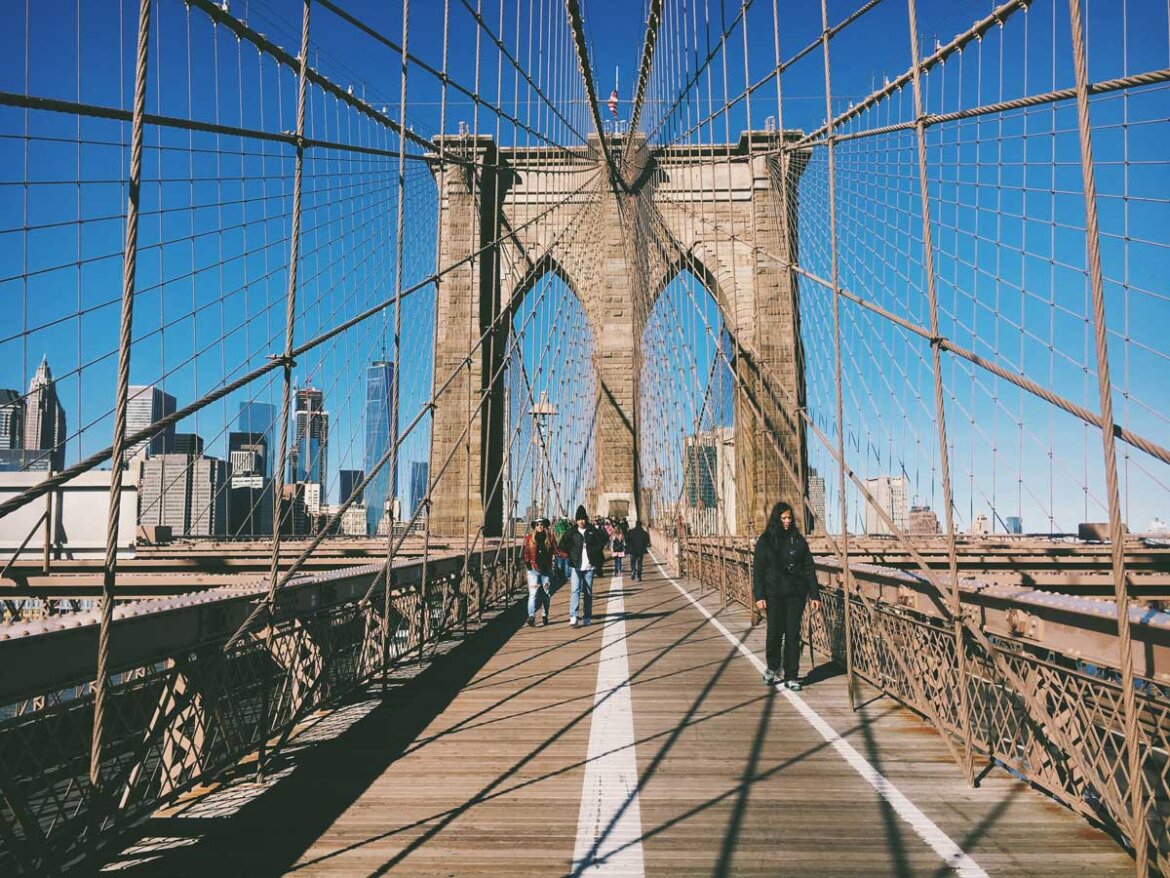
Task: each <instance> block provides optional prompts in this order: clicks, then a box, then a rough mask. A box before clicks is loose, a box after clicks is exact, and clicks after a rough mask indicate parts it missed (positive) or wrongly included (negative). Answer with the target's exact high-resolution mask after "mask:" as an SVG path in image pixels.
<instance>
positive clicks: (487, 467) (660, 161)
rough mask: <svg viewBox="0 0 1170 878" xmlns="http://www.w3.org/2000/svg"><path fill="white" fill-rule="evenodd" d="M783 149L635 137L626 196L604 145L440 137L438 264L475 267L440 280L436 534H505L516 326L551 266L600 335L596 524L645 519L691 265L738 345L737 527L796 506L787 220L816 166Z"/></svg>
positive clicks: (772, 138)
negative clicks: (647, 380) (675, 302)
mask: <svg viewBox="0 0 1170 878" xmlns="http://www.w3.org/2000/svg"><path fill="white" fill-rule="evenodd" d="M793 136H794V135H793V134H791V133H790V134H789V135H788V137H790V138H791V137H793ZM592 140H593V146H594V147H596V145H597V141H596V138H592ZM779 141H780V135H779V134H777V133H773V132H752V133H750V134H749V133H745V134H743V135H742V136H741V137H740V140H739V142H738V143H737V144H717V145H709V146H680V147H669V148H666V149H663V150H651V149H648V148H647V147H646V145H645V143H644V141H642V140H641V139H640V138H639V139H638V140H635V141H634V143H632V144H631V149H630V150H629V153H630V156H629V161H628V163H627V164H626V166H625V179H624V180H623V181H622V182H621V183H620V184H619V185H618V186H616V187H615V186H613V185H612V184H611V183H610V181H609V178H608V176H607V174H606V173H605V166H604V164H599V163H598V162H597V161H596V160H595V159H594V157H593V156H594V155H596V152H595V151H593V150H589V151H586V150H581V151H579V152H569V151H566V150H563V149H559V148H549V147H541V148H510V149H500V148H498V147H497V146H496V144H495V143H494V142H493V140H492V138H490V137H486V136H480V137H469V136H449V137H443V138H439V139H438V140H437V141H436V145H437V150H438V153H439V160H438V161H436V162H434V163H433V165H432V168H433V170H434V172H435V175H436V179H437V180H438V181H439V186H440V193H439V197H440V199H441V201H442V210H441V213H440V217H441V219H440V252H439V264H440V265H449V266H450V265H454V264H455V263H456V262H459V260H462V262H459V264H458V265H455V267H453V268H452V269H451V270H449V271H448V272H447V273H446V274H444V275H443V276H442V277H441V278H440V279H439V282H438V308H437V314H436V319H437V321H438V325H437V329H436V345H435V387H436V390H437V389H438V388H439V387H440V385H445V386H446V390H445V391H444V393H443V394H442V395H441V396H440V397H439V400H438V402H437V403H436V406H435V410H434V422H433V425H432V430H433V431H434V440H433V442H432V458H431V464H430V472H431V474H432V476H431V477H432V478H435V477H436V476H437V475H438V474H439V473H440V472H442V473H443V475H442V477H441V478H439V479H438V481H437V483H436V486H435V490H434V493H433V496H432V507H431V530H432V533H435V534H437V535H440V536H447V537H455V536H462V535H463V534H464V532H465V528H468V527H469V528H470V530H471V531H472V532H474V531H475V530H476V529H477V528H478V527H479V523H480V521H484V522H486V524H485V532H486V533H487V534H488V535H498V534H499V533H500V531H501V529H502V523H503V516H504V509H503V494H504V492H503V489H502V486H501V470H502V467H503V460H504V449H503V443H504V441H505V431H506V424H505V422H504V421H505V412H504V405H505V399H504V391H503V388H504V369H503V366H504V354H505V350H506V345H507V339H508V332H509V330H510V327H511V314H512V313H514V312H515V311H516V310H517V308H518V307H519V305H520V303H521V302H522V301H523V298H524V295H525V294H526V293H527V292H528V290H530V289H531V288H532V287H533V286H534V285H535V284H536V282H537V281H539V280H540V279H541V278H542V277H544V276H545V275H546V274H547V273H548V272H555V273H556V274H557V275H559V276H560V277H561V278H562V279H563V280H564V281H565V283H566V285H567V286H568V287H569V289H570V290H571V291H572V292H573V294H575V295H576V296H577V298H578V299H579V300H580V302H581V305H582V308H583V310H584V312H585V314H586V317H587V319H588V323H589V326H590V328H591V330H592V335H593V339H592V342H593V352H594V366H595V368H596V370H597V379H598V380H597V398H596V399H595V400H594V405H595V406H596V419H595V422H594V423H595V424H596V428H595V433H594V437H593V438H594V440H595V441H596V477H595V482H594V485H593V486H592V488H591V489H590V490H589V492H588V496H587V497H584V498H579V499H580V500H581V501H583V502H585V503H586V506H587V508H588V509H589V511H590V513H591V514H606V513H611V512H613V513H621V512H625V513H626V514H628V515H630V516H631V517H633V516H635V515H637V514H638V510H639V507H640V506H641V505H642V504H640V503H639V498H640V496H641V487H642V479H641V474H640V473H639V471H638V423H639V417H640V412H639V407H638V399H639V386H638V385H639V375H640V371H641V363H642V359H641V358H642V352H641V341H642V332H643V329H644V328H645V326H646V320H647V319H648V316H649V314H650V312H651V310H652V309H653V305H654V301H655V300H656V298H657V296H658V295H659V294H660V293H661V292H662V290H663V289H664V288H665V287H666V286H667V284H668V283H669V282H670V281H671V280H672V279H673V278H674V277H675V276H676V275H677V274H678V273H679V272H681V271H683V270H687V271H690V272H691V273H692V274H694V275H695V276H696V277H697V278H699V279H700V280H701V281H702V282H703V284H704V285H705V286H706V287H707V290H708V291H709V292H710V294H711V295H712V296H713V297H714V298H715V301H716V302H717V304H718V306H719V310H720V312H721V314H722V316H723V320H724V325H725V327H726V329H727V330H728V332H729V333H730V334H731V337H732V339H733V367H734V371H735V374H736V380H735V385H736V393H735V403H734V411H735V431H734V436H735V441H734V444H735V463H736V501H735V506H736V509H735V512H736V515H735V520H736V522H737V529H738V532H739V533H741V534H750V533H758V532H759V530H760V529H762V527H763V524H764V522H765V520H766V518H767V513H768V510H769V508H770V506H771V504H772V503H774V502H775V501H776V500H779V499H786V500H788V501H789V502H791V503H793V505H794V506H795V505H797V504H798V503H799V501H800V495H801V493H802V492H803V489H804V485H805V484H806V482H807V473H806V464H805V438H804V429H803V427H802V425H801V424H800V422H799V419H798V417H797V415H796V413H795V408H796V407H797V406H803V404H804V374H803V355H802V352H801V348H800V326H799V308H798V305H797V291H796V285H795V284H794V282H793V276H792V273H791V271H790V269H789V265H790V263H792V262H793V261H795V260H794V256H795V248H796V229H795V222H794V220H792V219H790V218H794V217H795V216H796V191H797V186H796V184H797V180H798V179H799V176H800V173H801V171H802V170H803V168H804V164H805V162H806V161H807V156H805V155H798V156H795V157H783V158H782V154H781V153H780V152H779V150H778V149H777V147H778V145H779ZM611 144H612V145H613V148H614V149H615V150H617V151H620V150H621V148H622V146H623V144H622V142H621V140H620V139H618V140H614V141H611ZM469 160H472V161H469ZM473 165H474V167H473ZM497 241H498V242H499V243H493V242H497ZM497 318H499V319H498V320H497ZM493 321H495V326H494V329H493ZM481 400H482V402H481ZM570 502H571V503H572V504H573V505H575V504H576V502H577V498H570Z"/></svg>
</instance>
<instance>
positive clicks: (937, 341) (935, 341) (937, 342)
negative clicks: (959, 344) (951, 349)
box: [930, 335, 946, 348]
mask: <svg viewBox="0 0 1170 878" xmlns="http://www.w3.org/2000/svg"><path fill="white" fill-rule="evenodd" d="M945 343H946V337H945V336H941V335H932V336H931V337H930V346H931V347H932V348H939V347H942V346H943V344H945Z"/></svg>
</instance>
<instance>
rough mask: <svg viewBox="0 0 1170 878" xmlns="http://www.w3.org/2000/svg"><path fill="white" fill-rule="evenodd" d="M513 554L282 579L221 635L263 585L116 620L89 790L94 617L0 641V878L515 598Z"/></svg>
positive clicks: (96, 831) (16, 631)
mask: <svg viewBox="0 0 1170 878" xmlns="http://www.w3.org/2000/svg"><path fill="white" fill-rule="evenodd" d="M517 557H518V556H517V549H516V547H515V546H513V545H507V546H504V545H500V546H492V547H490V549H485V551H482V552H476V553H474V554H472V555H468V556H465V555H463V554H462V553H459V554H444V555H441V556H431V557H430V558H428V559H427V561H426V562H425V564H424V563H423V562H422V561H417V560H415V561H411V562H409V563H399V564H395V565H394V566H393V567H392V568H391V572H390V576H389V580H390V582H389V588H387V584H386V581H385V580H386V577H385V576H384V575H383V565H380V564H377V565H369V566H364V567H359V568H352V567H351V568H348V569H345V570H342V571H336V572H332V573H320V574H311V575H305V576H299V577H296V578H294V579H293V580H291V581H290V582H289V583H288V585H287V586H286V587H285V588H283V589H282V590H281V591H280V592H279V593H278V595H277V600H276V603H275V606H274V608H273V611H272V613H271V615H269V614H262V615H261V616H260V617H259V618H258V619H256V620H255V622H253V623H252V624H250V625H249V627H248V628H246V629H245V631H244V632H243V635H242V636H237V637H234V636H233V635H235V634H236V633H237V632H238V629H239V628H240V626H241V625H243V624H244V623H245V621H246V620H247V619H248V618H249V616H250V614H251V613H252V612H253V610H254V609H255V608H256V606H257V604H259V603H260V602H262V601H263V600H264V597H265V593H266V586H265V585H263V584H258V585H254V586H249V587H235V588H226V589H221V590H218V591H216V592H210V593H209V592H204V593H201V594H198V595H189V596H184V597H176V598H171V599H165V600H154V601H149V602H142V603H134V604H126V605H121V606H119V607H117V608H116V609H115V612H114V616H115V619H114V623H113V625H112V629H111V635H110V656H111V659H110V667H111V669H112V671H113V672H114V673H113V679H112V682H113V686H112V687H111V689H110V690H109V692H108V695H107V701H106V710H105V716H104V720H103V725H104V734H103V747H102V757H103V758H102V767H101V777H102V781H101V783H100V784H99V785H98V788H97V789H94V788H93V787H92V786H91V785H90V782H89V754H90V744H91V736H92V732H93V723H94V709H93V696H92V687H93V683H92V680H93V677H94V674H95V668H96V659H95V656H96V653H97V640H98V624H97V619H96V614H77V615H72V616H67V617H56V618H53V619H49V620H44V621H41V622H32V623H26V624H21V625H16V626H8V627H7V628H5V629H4V630H3V632H0V668H3V669H4V673H3V674H2V675H0V874H11V873H12V872H19V873H23V874H30V875H31V874H56V873H57V872H59V871H60V870H61V869H63V868H65V867H66V866H68V865H69V864H71V863H72V862H75V861H77V860H78V859H81V858H82V857H83V856H86V855H88V854H91V853H93V852H94V851H96V850H97V849H98V848H99V847H100V845H101V843H102V842H103V840H105V839H108V838H110V837H112V836H113V835H115V834H116V833H117V831H118V829H119V828H121V827H123V826H125V825H127V824H128V823H132V822H133V821H135V820H137V819H141V818H143V817H145V816H147V815H149V814H150V813H152V812H153V811H155V810H157V809H158V808H159V807H161V806H164V805H166V804H167V803H169V802H171V801H173V800H174V799H175V798H176V797H177V796H179V795H180V794H181V793H183V792H184V791H186V790H188V789H190V788H191V787H193V786H195V785H197V784H201V783H206V782H207V781H209V780H210V779H212V778H213V777H215V776H216V775H217V774H219V773H220V772H222V771H223V770H225V769H227V768H230V767H232V766H234V765H236V764H238V763H239V761H240V760H241V759H243V758H244V757H245V756H249V755H250V754H253V753H256V752H257V751H260V753H261V759H263V755H264V751H266V750H267V751H268V752H271V751H272V750H274V749H277V748H279V747H280V746H282V745H283V744H284V742H285V741H286V740H287V738H288V736H289V735H290V734H291V733H292V732H293V730H294V729H295V727H296V726H297V724H298V723H299V722H300V721H301V720H302V719H303V718H304V717H306V716H307V715H308V714H310V713H311V712H313V711H315V710H318V709H321V708H323V707H327V706H328V705H330V704H333V703H336V702H337V701H338V700H339V699H340V698H342V697H343V696H344V695H346V694H347V693H349V692H351V691H353V690H354V689H355V688H357V687H359V686H361V685H363V684H366V683H368V682H369V681H371V680H374V679H376V678H377V677H378V675H379V674H382V673H385V672H387V671H389V669H390V668H392V667H393V666H395V665H396V664H398V663H400V662H402V661H405V660H410V659H411V658H420V657H421V656H422V655H423V653H424V652H425V650H426V648H427V647H428V646H429V645H433V644H436V643H437V642H438V641H440V640H442V639H444V638H446V637H448V636H450V635H451V634H452V632H453V631H454V630H455V629H458V628H463V629H464V630H465V629H466V625H467V622H468V620H469V619H470V618H474V617H475V616H476V615H478V614H481V613H482V611H483V610H484V609H486V608H489V607H493V606H498V605H501V604H506V603H507V602H508V600H509V599H510V596H511V594H512V593H513V590H514V589H515V588H516V587H518V586H519V584H520V580H519V575H520V573H521V570H520V565H519V564H517Z"/></svg>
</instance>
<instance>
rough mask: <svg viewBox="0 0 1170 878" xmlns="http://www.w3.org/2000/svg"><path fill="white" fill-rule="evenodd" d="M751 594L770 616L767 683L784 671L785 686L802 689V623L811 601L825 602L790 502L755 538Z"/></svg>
mask: <svg viewBox="0 0 1170 878" xmlns="http://www.w3.org/2000/svg"><path fill="white" fill-rule="evenodd" d="M752 597H753V599H754V600H755V602H756V609H758V610H762V611H763V612H764V613H765V614H766V615H767V618H768V639H767V643H766V645H765V653H766V658H767V662H768V669H767V670H766V671H765V672H764V682H765V683H766V684H768V685H769V686H770V685H772V684H773V683H775V682H776V679H777V672H781V673H782V674H783V676H782V677H781V678H780V679H781V680H782V682H783V684H784V686H785V687H786V688H788V689H792V690H799V689H800V681H799V680H798V679H797V677H798V675H799V670H800V621H801V617H802V616H803V615H804V605H805V602H806V601H807V602H808V604H809V605H810V606H811V607H812V608H813V609H814V610H815V609H817V608H819V607H820V605H821V602H820V598H819V592H818V590H817V575H816V570H815V568H814V567H813V559H812V552H810V551H809V548H808V543H807V542H806V541H805V539H804V537H803V536H802V535H801V533H800V531H799V530H797V529H796V521H795V516H794V515H793V513H792V507H791V506H789V505H788V504H787V503H777V504H776V505H775V506H773V507H772V514H771V515H770V516H768V526H767V527H766V528H765V529H764V533H763V534H762V535H761V536H760V538H759V539H758V540H756V551H755V558H754V560H753V563H752Z"/></svg>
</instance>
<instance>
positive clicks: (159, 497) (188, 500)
mask: <svg viewBox="0 0 1170 878" xmlns="http://www.w3.org/2000/svg"><path fill="white" fill-rule="evenodd" d="M228 473H229V468H228V464H227V461H224V460H218V459H216V458H214V457H191V456H189V455H186V454H160V455H159V456H158V457H151V458H148V459H147V460H145V461H144V462H143V464H142V479H141V481H140V483H139V488H138V492H139V493H138V499H139V513H138V523H139V524H142V525H166V526H168V527H170V528H171V531H172V532H173V533H174V534H176V535H180V534H181V535H184V536H218V535H221V534H224V533H226V532H227V529H228V502H229V501H228V487H229V486H228Z"/></svg>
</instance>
